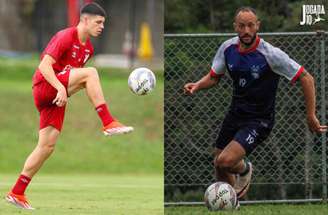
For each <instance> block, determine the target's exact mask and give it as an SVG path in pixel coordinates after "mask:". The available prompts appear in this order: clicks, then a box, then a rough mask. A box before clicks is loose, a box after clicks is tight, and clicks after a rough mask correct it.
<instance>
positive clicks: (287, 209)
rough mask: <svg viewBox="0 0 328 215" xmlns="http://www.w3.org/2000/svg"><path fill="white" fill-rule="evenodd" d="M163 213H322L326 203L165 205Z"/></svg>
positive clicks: (301, 214) (189, 214) (325, 211)
mask: <svg viewBox="0 0 328 215" xmlns="http://www.w3.org/2000/svg"><path fill="white" fill-rule="evenodd" d="M164 210H165V215H206V214H208V215H211V214H224V215H228V214H235V215H323V214H328V205H327V204H299V205H290V204H277V205H270V204H259V205H241V207H240V210H238V211H219V212H210V211H208V210H207V208H206V207H205V206H204V207H200V206H197V207H193V206H190V207H165V209H164Z"/></svg>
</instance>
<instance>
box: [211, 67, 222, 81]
mask: <svg viewBox="0 0 328 215" xmlns="http://www.w3.org/2000/svg"><path fill="white" fill-rule="evenodd" d="M210 76H211V78H215V79H219V78H220V77H222V76H223V74H217V73H216V72H215V71H214V69H213V68H211V70H210Z"/></svg>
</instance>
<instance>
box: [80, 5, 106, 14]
mask: <svg viewBox="0 0 328 215" xmlns="http://www.w3.org/2000/svg"><path fill="white" fill-rule="evenodd" d="M80 14H81V15H82V14H91V15H98V16H102V17H107V14H106V11H105V10H104V8H102V7H101V6H100V5H99V4H97V3H95V2H92V3H89V4H86V5H84V6H83V7H82V9H81V13H80Z"/></svg>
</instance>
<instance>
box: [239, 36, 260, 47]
mask: <svg viewBox="0 0 328 215" xmlns="http://www.w3.org/2000/svg"><path fill="white" fill-rule="evenodd" d="M256 36H257V34H254V36H253V37H252V39H251V41H250V42H249V43H245V42H244V41H243V40H242V38H241V37H240V36H239V41H240V42H241V43H242V44H244V45H245V46H250V45H252V44H253V42H254V41H255V39H256Z"/></svg>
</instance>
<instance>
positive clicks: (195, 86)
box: [183, 83, 198, 95]
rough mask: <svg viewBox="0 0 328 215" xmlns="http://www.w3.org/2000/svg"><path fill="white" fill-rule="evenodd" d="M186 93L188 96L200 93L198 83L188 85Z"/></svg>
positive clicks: (185, 87)
mask: <svg viewBox="0 0 328 215" xmlns="http://www.w3.org/2000/svg"><path fill="white" fill-rule="evenodd" d="M183 90H184V93H185V94H187V95H193V94H194V93H195V92H196V91H198V84H197V83H188V84H186V85H184V87H183Z"/></svg>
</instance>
